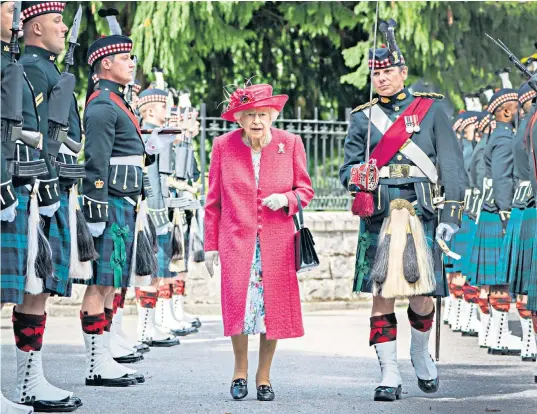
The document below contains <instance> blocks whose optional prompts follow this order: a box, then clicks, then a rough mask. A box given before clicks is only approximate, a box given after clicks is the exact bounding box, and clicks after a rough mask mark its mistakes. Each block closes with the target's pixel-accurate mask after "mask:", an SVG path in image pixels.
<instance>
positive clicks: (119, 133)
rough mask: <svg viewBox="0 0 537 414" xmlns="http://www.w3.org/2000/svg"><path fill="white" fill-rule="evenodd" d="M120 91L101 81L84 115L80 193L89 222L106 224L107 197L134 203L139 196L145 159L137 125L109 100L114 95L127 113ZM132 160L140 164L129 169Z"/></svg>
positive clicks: (121, 88) (125, 103)
mask: <svg viewBox="0 0 537 414" xmlns="http://www.w3.org/2000/svg"><path fill="white" fill-rule="evenodd" d="M124 89H125V88H124V86H123V85H120V84H118V83H115V82H112V81H108V80H104V79H101V80H100V81H99V84H98V90H100V93H99V95H98V96H97V97H96V98H94V99H91V97H90V101H89V102H88V104H87V106H86V110H85V112H84V130H85V132H86V141H85V145H84V154H85V157H86V178H85V179H84V180H83V193H84V215H85V217H86V220H88V221H89V222H104V221H108V196H109V195H112V196H116V197H130V198H131V199H132V200H133V201H135V202H136V201H137V200H138V196H139V195H140V194H141V193H142V187H143V180H142V168H143V167H144V166H145V160H147V159H148V158H147V157H145V146H144V143H143V140H142V137H141V135H140V134H139V132H138V129H137V125H136V124H135V123H134V122H133V120H132V119H131V118H130V117H129V115H128V114H127V113H126V112H125V111H124V110H123V109H121V108H120V107H119V106H118V105H117V104H116V103H115V102H113V101H112V99H111V94H115V95H116V96H118V97H119V98H120V99H121V102H123V104H124V105H125V107H126V109H127V110H129V111H131V110H130V107H129V106H128V104H127V102H126V101H125V99H124V95H123V94H124ZM131 113H132V115H133V117H134V113H133V112H132V111H131ZM137 156H138V157H137ZM119 157H123V158H119ZM136 159H140V160H141V161H140V162H139V163H137V164H136V165H133V160H136Z"/></svg>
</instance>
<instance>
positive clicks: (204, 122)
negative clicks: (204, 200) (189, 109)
mask: <svg viewBox="0 0 537 414" xmlns="http://www.w3.org/2000/svg"><path fill="white" fill-rule="evenodd" d="M345 113H346V116H345V120H344V121H340V120H337V119H335V117H334V112H333V111H331V113H330V118H329V120H319V111H318V109H317V108H315V111H314V118H313V119H301V116H300V115H301V112H300V108H298V113H297V119H284V118H283V116H281V117H280V118H278V119H277V120H276V121H274V123H273V125H274V126H275V127H276V128H280V129H283V130H285V131H289V132H291V133H293V134H296V135H299V136H300V137H301V138H302V141H303V143H304V147H305V149H306V157H307V160H308V172H309V174H310V177H311V179H312V183H313V188H314V189H315V198H314V199H313V200H312V202H311V203H310V205H309V206H308V209H309V210H349V209H350V205H351V198H350V196H349V195H348V192H347V191H346V190H345V189H344V188H343V187H342V185H341V183H340V181H339V167H340V166H341V165H342V164H343V143H344V140H345V136H346V134H347V128H348V120H349V116H350V108H349V109H347V110H346V111H345ZM205 114H206V107H205V104H202V106H201V113H200V123H201V140H200V147H201V148H200V149H201V153H200V158H201V160H202V162H201V164H202V165H201V167H202V171H204V172H205V171H206V167H205V162H204V161H205V140H209V141H211V142H212V140H213V139H214V138H215V137H217V136H219V135H222V134H225V133H226V132H228V131H231V130H233V129H236V128H237V124H235V123H232V122H227V121H225V120H223V119H221V118H214V117H207V116H206V115H205ZM202 193H203V195H205V188H203V189H202Z"/></svg>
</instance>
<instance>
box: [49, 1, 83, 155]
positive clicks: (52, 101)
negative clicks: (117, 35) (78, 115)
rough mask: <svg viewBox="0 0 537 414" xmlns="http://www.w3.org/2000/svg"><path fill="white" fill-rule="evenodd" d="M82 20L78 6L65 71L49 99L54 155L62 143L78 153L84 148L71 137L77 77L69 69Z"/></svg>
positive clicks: (50, 136)
mask: <svg viewBox="0 0 537 414" xmlns="http://www.w3.org/2000/svg"><path fill="white" fill-rule="evenodd" d="M81 20H82V7H81V6H78V10H77V12H76V15H75V18H74V20H73V26H72V29H71V36H70V37H69V48H68V50H67V53H66V55H65V71H64V72H63V73H62V74H61V76H60V79H59V80H58V82H57V83H56V85H54V87H53V88H52V91H51V92H50V96H49V98H48V101H49V113H48V136H49V138H50V139H52V140H55V141H57V143H54V144H53V145H50V148H51V150H50V152H51V154H52V155H54V154H55V153H57V151H59V149H60V146H61V144H65V146H66V147H67V148H69V149H70V150H71V151H73V152H74V153H76V154H78V153H79V152H80V150H81V149H82V142H76V141H74V140H72V139H71V138H69V136H68V133H69V113H70V111H71V104H72V103H73V94H74V92H75V83H76V79H75V76H74V75H73V74H72V73H69V69H70V67H71V66H73V64H74V57H73V55H74V51H75V48H76V46H78V43H77V40H78V32H79V30H80V22H81Z"/></svg>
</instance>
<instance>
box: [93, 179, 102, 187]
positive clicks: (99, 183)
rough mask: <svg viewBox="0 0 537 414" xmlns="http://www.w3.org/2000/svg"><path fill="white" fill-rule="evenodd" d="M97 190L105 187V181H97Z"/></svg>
mask: <svg viewBox="0 0 537 414" xmlns="http://www.w3.org/2000/svg"><path fill="white" fill-rule="evenodd" d="M94 184H95V188H98V189H101V188H103V187H104V181H103V180H97V181H95V183H94Z"/></svg>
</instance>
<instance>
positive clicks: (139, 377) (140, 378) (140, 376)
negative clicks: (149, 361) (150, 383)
mask: <svg viewBox="0 0 537 414" xmlns="http://www.w3.org/2000/svg"><path fill="white" fill-rule="evenodd" d="M130 375H132V377H133V378H134V379H135V380H136V383H137V384H143V383H144V382H145V377H144V375H143V374H140V373H139V372H135V373H134V374H130Z"/></svg>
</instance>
